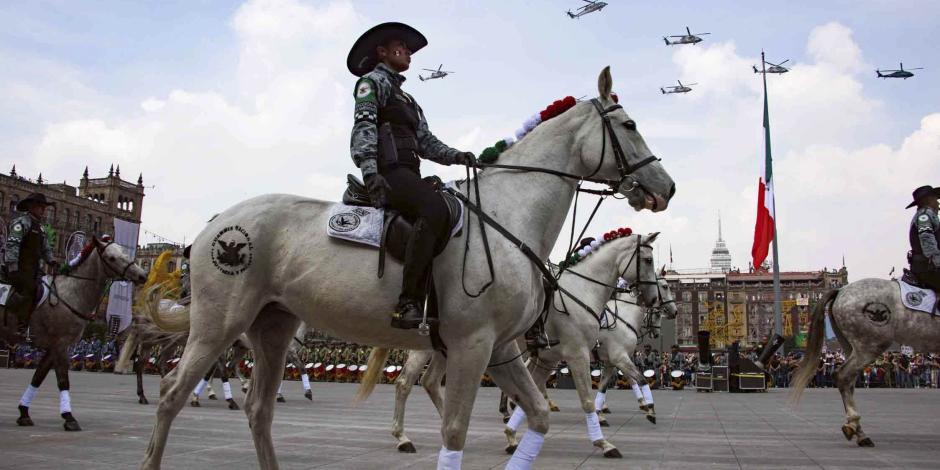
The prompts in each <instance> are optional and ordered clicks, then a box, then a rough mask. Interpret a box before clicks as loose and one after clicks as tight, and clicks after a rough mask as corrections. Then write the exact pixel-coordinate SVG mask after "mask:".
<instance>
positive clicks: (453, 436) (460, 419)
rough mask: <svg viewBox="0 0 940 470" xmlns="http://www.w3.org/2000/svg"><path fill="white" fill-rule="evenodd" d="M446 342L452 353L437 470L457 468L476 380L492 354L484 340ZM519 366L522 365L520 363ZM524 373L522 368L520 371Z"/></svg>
mask: <svg viewBox="0 0 940 470" xmlns="http://www.w3.org/2000/svg"><path fill="white" fill-rule="evenodd" d="M452 343H453V344H451V343H448V346H449V348H450V349H451V350H452V351H460V354H450V355H449V356H448V358H447V372H446V373H447V387H445V388H444V420H443V421H444V422H443V424H442V426H441V437H443V440H444V445H443V446H442V447H441V450H440V452H439V453H438V456H437V468H438V470H455V469H459V468H460V463H461V461H462V460H463V448H464V446H465V445H466V443H467V428H468V427H469V426H470V413H471V412H472V411H473V404H474V402H475V401H476V396H477V392H478V391H479V389H480V377H482V376H483V371H485V370H486V364H487V361H489V359H490V355H491V354H492V349H493V343H492V342H487V341H467V342H466V343H463V344H460V343H458V342H457V341H453V342H452ZM519 364H520V365H521V364H522V362H521V361H520V362H519ZM523 372H524V369H523Z"/></svg>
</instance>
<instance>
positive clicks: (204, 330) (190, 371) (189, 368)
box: [140, 304, 255, 470]
mask: <svg viewBox="0 0 940 470" xmlns="http://www.w3.org/2000/svg"><path fill="white" fill-rule="evenodd" d="M194 306H195V304H194ZM213 308H218V307H213ZM193 313H195V312H193ZM204 313H205V315H204V316H202V317H201V318H200V317H198V316H196V315H193V317H192V318H200V320H201V321H194V322H193V323H192V325H190V335H189V341H188V343H187V344H186V349H184V350H183V357H182V358H181V359H180V361H179V364H178V365H177V367H176V368H175V369H173V371H171V372H170V373H169V374H167V375H166V376H165V377H164V378H163V380H161V381H160V404H159V405H158V406H157V419H156V422H155V423H154V425H153V433H152V434H151V436H150V444H149V445H148V446H147V452H146V453H145V454H144V461H143V462H142V463H141V465H140V467H141V468H142V469H144V470H155V469H159V468H160V463H161V461H162V460H163V451H164V450H165V449H166V441H167V437H168V436H169V434H170V425H171V424H173V419H174V418H176V415H177V414H179V412H180V409H182V408H183V405H185V404H186V398H187V397H188V396H189V394H190V393H192V391H193V387H194V386H195V385H196V382H198V381H199V378H200V377H201V376H202V375H203V374H205V372H206V370H208V369H209V367H210V366H211V365H212V363H213V361H215V358H217V357H219V355H220V354H222V351H224V350H225V348H226V347H227V346H228V345H229V344H231V343H232V341H234V340H235V337H236V336H238V334H239V333H240V332H241V331H244V329H245V328H246V327H247V325H246V324H245V323H247V321H251V320H252V319H253V318H254V316H255V315H254V314H253V313H252V314H251V315H250V316H249V315H247V314H245V315H244V316H243V318H240V319H237V320H236V318H237V316H238V315H240V313H239V312H235V311H231V312H230V313H229V314H228V315H225V313H224V311H208V312H204ZM226 316H227V317H228V318H225V317H226ZM215 320H218V322H215ZM222 320H228V321H226V322H223V321H222Z"/></svg>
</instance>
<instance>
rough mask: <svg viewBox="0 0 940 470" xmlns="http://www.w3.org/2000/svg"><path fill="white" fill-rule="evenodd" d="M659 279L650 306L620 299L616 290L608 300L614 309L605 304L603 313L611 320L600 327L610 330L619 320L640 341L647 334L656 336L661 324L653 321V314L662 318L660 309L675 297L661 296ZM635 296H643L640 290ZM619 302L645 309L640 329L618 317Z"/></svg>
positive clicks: (673, 301)
mask: <svg viewBox="0 0 940 470" xmlns="http://www.w3.org/2000/svg"><path fill="white" fill-rule="evenodd" d="M661 280H662V278H657V279H656V302H655V303H654V304H653V305H652V306H642V305H640V304H639V303H638V302H631V301H629V300H624V299H621V298H619V297H618V296H617V294H618V293H617V292H615V293H614V294H613V295H611V298H610V300H611V301H613V303H614V310H611V309H610V307H607V306H606V305H605V306H604V313H605V314H606V315H607V316H608V318H612V319H613V321H610V320H608V322H607V326H606V328H604V327H602V328H604V329H608V330H612V329H614V328H616V327H617V322H620V323H623V324H624V325H625V326H626V327H627V328H629V329H630V331H632V332H633V334H635V335H636V337H637V340H638V341H642V340H643V339H644V338H646V337H647V336H649V337H650V338H658V337H659V330H660V329H662V327H661V325H658V324H657V322H656V321H654V319H653V316H654V315H659V317H660V319H662V311H663V310H664V309H665V306H666V305H669V304H674V303H676V300H675V299H669V300H666V299H665V298H664V297H663V287H662V286H661V285H660V281H661ZM647 282H649V281H647ZM629 290H632V289H628V291H629ZM636 296H637V298H640V297H643V294H642V292H640V291H639V290H637V294H636ZM620 303H625V304H628V305H635V306H637V307H643V308H645V309H646V313H645V315H644V317H643V324H642V325H640V331H637V330H636V328H634V327H633V325H631V324H630V323H629V322H627V321H626V320H624V319H623V318H621V317H620V311H619V308H618V305H619V304H620Z"/></svg>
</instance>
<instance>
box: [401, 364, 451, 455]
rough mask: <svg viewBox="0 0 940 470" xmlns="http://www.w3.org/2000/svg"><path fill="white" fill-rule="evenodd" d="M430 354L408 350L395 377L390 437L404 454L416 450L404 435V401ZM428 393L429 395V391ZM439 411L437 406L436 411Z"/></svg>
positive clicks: (406, 399)
mask: <svg viewBox="0 0 940 470" xmlns="http://www.w3.org/2000/svg"><path fill="white" fill-rule="evenodd" d="M431 356H432V353H431V352H430V351H409V352H408V359H407V360H405V366H404V367H402V369H401V374H399V375H398V378H397V379H395V415H394V416H393V418H392V437H394V438H395V439H396V440H397V441H398V451H399V452H404V453H406V454H413V453H415V452H416V449H415V445H414V443H412V442H411V439H408V436H406V435H405V403H406V402H407V401H408V396H409V395H411V388H412V386H414V383H415V381H416V380H418V376H419V375H420V374H421V369H422V368H424V365H425V364H427V363H428V360H429V359H430V358H431ZM433 362H437V361H433ZM422 383H423V380H422ZM428 394H429V395H430V393H428ZM432 401H433V398H432ZM435 406H436V404H435ZM440 411H441V410H440V408H439V409H438V412H440Z"/></svg>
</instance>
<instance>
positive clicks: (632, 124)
mask: <svg viewBox="0 0 940 470" xmlns="http://www.w3.org/2000/svg"><path fill="white" fill-rule="evenodd" d="M623 127H626V128H627V129H628V130H631V131H635V130H636V121H633V120H632V119H631V120H629V121H626V122H624V123H623Z"/></svg>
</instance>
